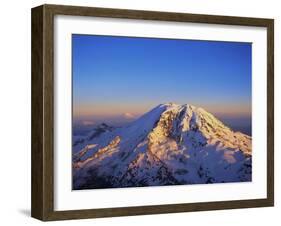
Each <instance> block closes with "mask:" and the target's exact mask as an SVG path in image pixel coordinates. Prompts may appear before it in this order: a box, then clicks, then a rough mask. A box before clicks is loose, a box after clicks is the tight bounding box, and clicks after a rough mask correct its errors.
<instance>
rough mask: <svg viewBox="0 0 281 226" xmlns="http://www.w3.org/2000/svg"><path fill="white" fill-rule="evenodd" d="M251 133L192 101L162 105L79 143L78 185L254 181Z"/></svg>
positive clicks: (75, 175)
mask: <svg viewBox="0 0 281 226" xmlns="http://www.w3.org/2000/svg"><path fill="white" fill-rule="evenodd" d="M251 151H252V144H251V137H249V136H247V135H245V134H243V133H240V132H233V131H232V130H231V129H230V128H228V127H226V126H225V125H224V124H223V123H222V122H220V121H219V120H218V119H216V118H215V117H214V116H213V115H212V114H210V113H208V112H206V111H205V110H204V109H202V108H197V107H195V106H191V105H177V104H173V103H169V104H162V105H159V106H157V107H156V108H154V109H152V110H151V111H150V112H148V113H146V114H144V115H143V116H142V117H140V118H139V119H138V120H136V121H134V122H132V123H131V124H130V125H128V126H126V127H121V128H113V127H109V126H107V125H106V124H103V125H101V126H100V127H97V128H96V129H95V130H94V131H93V132H92V133H91V134H89V135H88V136H86V137H84V138H81V137H80V138H78V139H76V140H74V142H73V188H74V189H87V188H106V187H130V186H153V185H155V186H156V185H172V184H204V183H223V182H240V181H251V168H252V167H251V166H252V164H251Z"/></svg>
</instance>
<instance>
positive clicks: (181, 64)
mask: <svg viewBox="0 0 281 226" xmlns="http://www.w3.org/2000/svg"><path fill="white" fill-rule="evenodd" d="M72 45H73V54H72V57H73V121H74V123H78V124H79V123H82V124H83V123H84V124H85V125H93V124H96V123H99V122H110V123H113V124H114V123H115V124H119V125H120V124H124V123H128V122H130V121H133V120H135V119H136V118H138V117H139V116H141V115H142V114H144V113H145V112H147V111H149V110H150V109H152V108H154V107H155V106H157V105H159V104H161V103H167V102H175V103H178V104H191V105H195V106H199V107H202V108H204V109H205V110H207V111H209V112H211V113H212V114H214V115H215V116H217V117H218V118H220V119H221V120H222V121H224V122H225V121H226V123H227V124H231V126H235V125H237V127H239V126H243V125H245V124H247V126H251V66H252V62H251V61H252V59H251V43H237V42H221V41H220V42H215V41H194V40H167V39H155V38H130V37H116V36H115V37H113V36H95V35H73V36H72Z"/></svg>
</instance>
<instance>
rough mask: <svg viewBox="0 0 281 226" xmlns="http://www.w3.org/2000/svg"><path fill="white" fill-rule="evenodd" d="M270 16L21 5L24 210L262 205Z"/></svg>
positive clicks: (267, 179)
mask: <svg viewBox="0 0 281 226" xmlns="http://www.w3.org/2000/svg"><path fill="white" fill-rule="evenodd" d="M273 32H274V21H273V20H272V19H262V18H245V17H228V16H211V15H196V14H183V13H168V12H152V11H136V10H123V9H106V8H89V7H76V6H59V5H42V6H39V7H36V8H33V9H32V216H33V217H35V218H37V219H40V220H44V221H47V220H64V219H80V218H96V217H114V216H127V215H140V214H160V213H173V212H187V211H202V210H219V209H233V208H249V207H265V206H273V204H274V170H273V169H274V153H273V148H274V77H273V74H274V66H273V62H274V40H273V37H274V35H273Z"/></svg>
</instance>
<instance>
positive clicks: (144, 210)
mask: <svg viewBox="0 0 281 226" xmlns="http://www.w3.org/2000/svg"><path fill="white" fill-rule="evenodd" d="M55 15H75V16H95V17H110V18H127V19H141V20H157V21H177V22H194V23H208V24H225V25H241V26H257V27H265V28H267V131H268V133H267V198H266V199H250V200H239V201H220V202H205V203H182V204H171V205H157V206H138V207H123V208H105V209H90V210H83V209H81V210H70V211H54V191H53V186H54V182H53V178H54V170H53V166H54V164H53V154H54V153H53V129H54V116H53V112H54V105H53V95H54V80H53V73H54V72H53V51H54V46H53V45H54V43H53V41H54V40H53V34H54V16H55ZM31 51H32V191H31V192H32V200H31V215H32V217H34V218H37V219H40V220H43V221H49V220H65V219H81V218H97V217H114V216H128V215H141V214H160V213H175V212H187V211H202V210H219V209H235V208H249V207H265V206H273V205H274V20H273V19H261V18H246V17H229V16H211V15H199V14H183V13H167V12H152V11H136V10H125V9H108V8H90V7H76V6H61V5H42V6H38V7H36V8H33V9H32V50H31Z"/></svg>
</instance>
